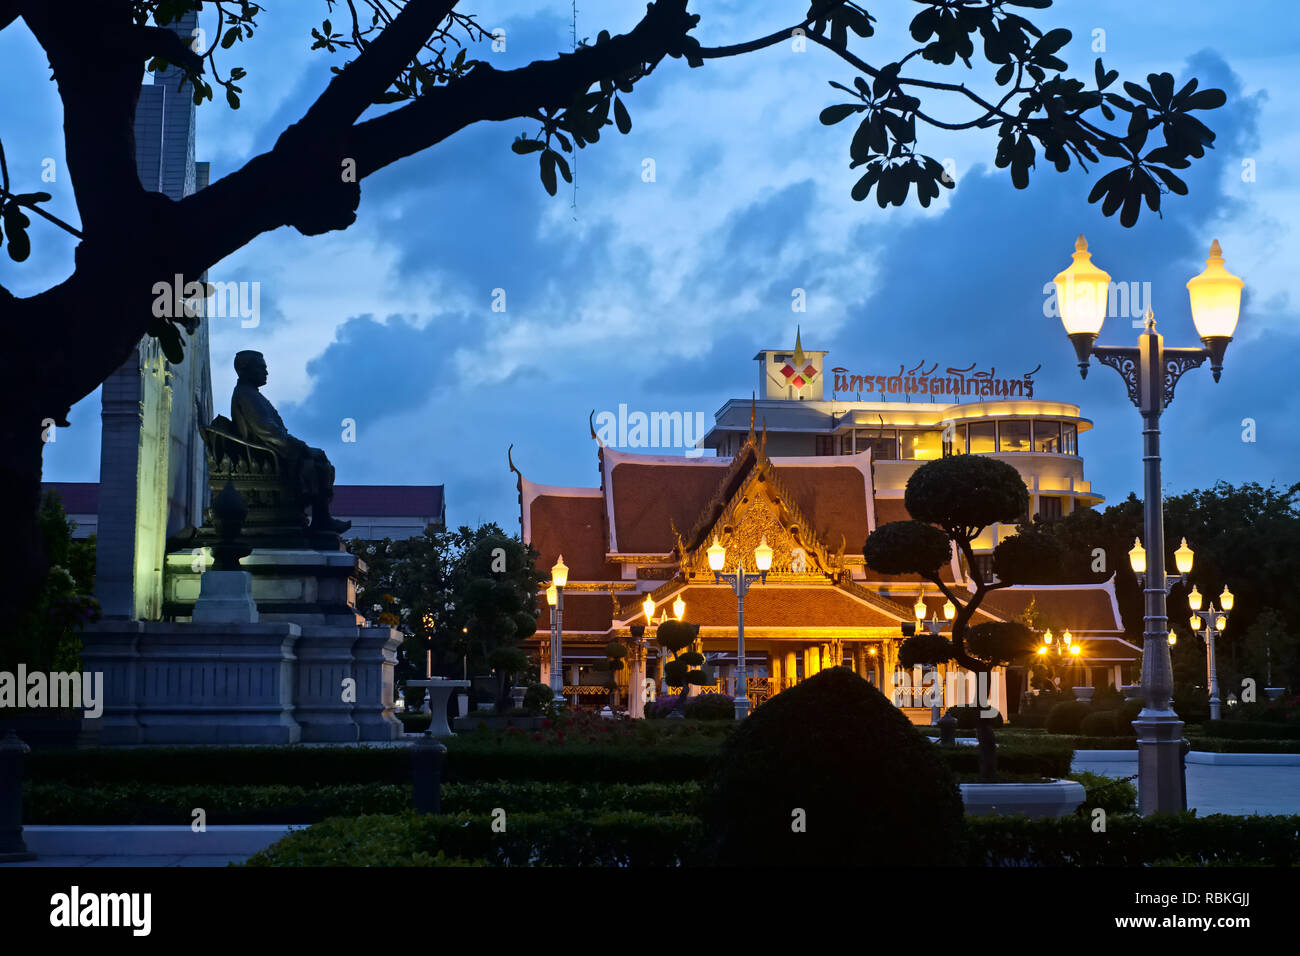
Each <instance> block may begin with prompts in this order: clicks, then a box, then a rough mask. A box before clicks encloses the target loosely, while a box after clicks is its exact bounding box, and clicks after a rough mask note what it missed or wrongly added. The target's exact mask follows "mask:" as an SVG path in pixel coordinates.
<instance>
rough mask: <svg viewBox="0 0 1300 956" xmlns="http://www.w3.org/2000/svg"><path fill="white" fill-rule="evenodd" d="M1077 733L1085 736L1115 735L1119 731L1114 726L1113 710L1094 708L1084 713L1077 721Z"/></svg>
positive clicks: (1117, 734)
mask: <svg viewBox="0 0 1300 956" xmlns="http://www.w3.org/2000/svg"><path fill="white" fill-rule="evenodd" d="M1079 733H1081V734H1083V735H1084V736H1085V737H1117V736H1119V731H1118V730H1117V729H1116V726H1115V711H1113V710H1094V711H1093V712H1092V713H1090V714H1085V715H1084V717H1083V720H1081V721H1079Z"/></svg>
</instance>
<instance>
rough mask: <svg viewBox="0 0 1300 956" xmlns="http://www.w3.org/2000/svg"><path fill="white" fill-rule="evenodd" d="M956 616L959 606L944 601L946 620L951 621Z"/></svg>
mask: <svg viewBox="0 0 1300 956" xmlns="http://www.w3.org/2000/svg"><path fill="white" fill-rule="evenodd" d="M956 616H957V605H955V604H953V603H952V602H951V601H944V602H943V617H944V620H945V621H951V620H952V619H953V618H954V617H956Z"/></svg>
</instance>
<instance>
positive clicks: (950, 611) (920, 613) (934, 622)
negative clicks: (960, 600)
mask: <svg viewBox="0 0 1300 956" xmlns="http://www.w3.org/2000/svg"><path fill="white" fill-rule="evenodd" d="M928 613H929V611H928V610H927V608H926V603H925V598H924V597H918V598H917V599H916V603H915V604H913V605H912V614H913V616H914V617H915V618H916V626H917V627H924V628H925V629H926V630H927V631H929V632H930V634H931V635H932V636H934V637H938V636H939V632H940V631H942V630H943V627H944V625H945V624H947V623H949V622H951V621H952V619H953V618H954V617H955V616H956V615H957V605H955V604H953V603H952V602H951V601H945V602H944V603H943V619H942V620H941V619H940V618H939V616H938V615H937V614H936V615H935V616H934V617H932V618H930V619H929V620H926V618H925V615H926V614H928ZM936 670H937V668H936ZM943 692H944V687H943V684H942V683H941V684H940V685H939V697H938V698H937V699H935V700H934V701H933V702H932V703H931V704H930V723H932V724H937V723H938V722H939V717H940V713H939V711H940V710H941V709H942V708H943V705H944V699H943ZM912 704H913V706H915V704H916V699H915V692H913V699H912Z"/></svg>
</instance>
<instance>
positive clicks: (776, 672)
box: [767, 651, 781, 691]
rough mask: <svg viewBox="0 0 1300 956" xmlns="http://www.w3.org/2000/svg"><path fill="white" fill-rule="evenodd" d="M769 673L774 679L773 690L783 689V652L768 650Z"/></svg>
mask: <svg viewBox="0 0 1300 956" xmlns="http://www.w3.org/2000/svg"><path fill="white" fill-rule="evenodd" d="M767 673H768V675H769V676H770V677H771V679H772V690H774V691H777V690H780V689H781V652H780V651H768V652H767Z"/></svg>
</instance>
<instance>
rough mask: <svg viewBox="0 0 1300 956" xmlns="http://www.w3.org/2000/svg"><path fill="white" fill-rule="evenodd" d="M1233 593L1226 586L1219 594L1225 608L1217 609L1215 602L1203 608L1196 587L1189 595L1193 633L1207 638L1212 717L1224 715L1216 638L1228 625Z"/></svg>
mask: <svg viewBox="0 0 1300 956" xmlns="http://www.w3.org/2000/svg"><path fill="white" fill-rule="evenodd" d="M1234 600H1235V599H1234V597H1233V593H1232V592H1231V591H1229V590H1228V589H1227V588H1226V587H1225V588H1224V589H1223V593H1222V594H1220V595H1219V604H1220V605H1221V606H1222V608H1223V610H1222V611H1220V610H1217V609H1216V608H1215V607H1214V602H1213V601H1211V602H1210V606H1209V608H1208V609H1207V610H1204V611H1202V610H1201V602H1202V598H1201V594H1200V592H1199V591H1197V590H1196V589H1195V588H1193V589H1192V592H1191V593H1190V594H1188V595H1187V603H1188V606H1190V607H1191V609H1192V618H1191V621H1190V622H1189V625H1188V626H1189V627H1191V629H1192V633H1193V634H1198V635H1200V636H1201V637H1203V638H1205V674H1206V683H1207V684H1208V690H1209V694H1210V719H1211V720H1220V719H1221V718H1222V717H1223V709H1222V702H1221V701H1220V700H1219V668H1218V664H1217V658H1216V657H1215V647H1214V639H1215V637H1217V636H1218V634H1219V632H1221V631H1223V630H1224V629H1225V628H1227V626H1228V612H1229V611H1231V610H1232V605H1233V603H1234Z"/></svg>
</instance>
